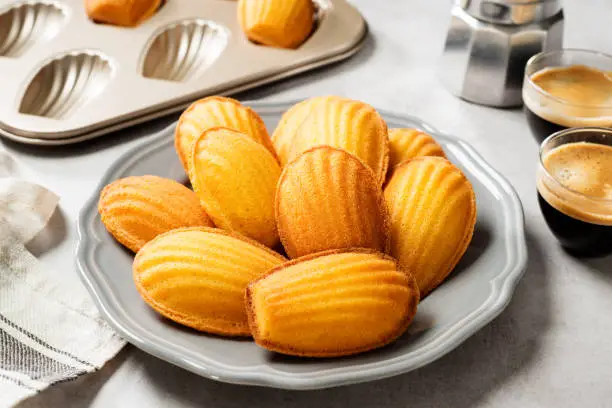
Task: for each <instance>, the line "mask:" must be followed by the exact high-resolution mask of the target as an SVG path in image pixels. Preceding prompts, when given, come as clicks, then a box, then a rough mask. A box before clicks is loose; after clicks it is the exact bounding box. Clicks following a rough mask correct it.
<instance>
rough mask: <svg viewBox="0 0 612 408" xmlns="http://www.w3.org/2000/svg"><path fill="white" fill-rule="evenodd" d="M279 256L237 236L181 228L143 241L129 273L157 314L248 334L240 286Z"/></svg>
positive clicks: (202, 327)
mask: <svg viewBox="0 0 612 408" xmlns="http://www.w3.org/2000/svg"><path fill="white" fill-rule="evenodd" d="M283 261H284V258H283V257H282V256H280V255H279V254H277V253H275V252H273V251H271V250H269V249H267V248H265V247H264V246H262V245H259V244H257V243H256V242H254V241H251V240H248V239H246V238H244V237H242V236H239V235H233V234H231V233H228V232H225V231H222V230H218V229H213V228H186V229H178V230H174V231H171V232H169V233H166V234H163V235H160V236H159V237H157V238H156V239H154V240H153V241H151V242H149V243H148V244H147V245H145V246H144V247H143V248H142V249H141V250H140V252H138V254H137V255H136V259H135V260H134V266H133V274H134V282H135V283H136V288H137V289H138V291H139V292H140V294H141V295H142V297H143V299H144V300H145V301H146V302H147V303H148V304H149V305H150V306H151V307H152V308H153V309H155V310H156V311H157V312H158V313H160V314H161V315H163V316H165V317H167V318H169V319H171V320H173V321H175V322H177V323H180V324H183V325H185V326H189V327H192V328H194V329H196V330H200V331H205V332H209V333H214V334H220V335H225V336H248V335H250V331H249V327H248V324H247V317H246V310H245V303H244V292H245V288H246V286H247V285H248V283H249V282H251V281H252V280H254V279H256V278H258V277H259V276H261V275H262V274H264V273H265V272H266V271H268V270H269V269H271V268H273V267H274V266H276V265H279V264H281V263H282V262H283Z"/></svg>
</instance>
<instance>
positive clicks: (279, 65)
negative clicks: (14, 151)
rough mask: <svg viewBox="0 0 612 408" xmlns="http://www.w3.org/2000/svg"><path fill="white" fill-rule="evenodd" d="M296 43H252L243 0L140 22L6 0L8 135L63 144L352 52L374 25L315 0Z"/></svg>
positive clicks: (332, 0)
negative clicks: (124, 23)
mask: <svg viewBox="0 0 612 408" xmlns="http://www.w3.org/2000/svg"><path fill="white" fill-rule="evenodd" d="M315 3H316V5H317V25H316V29H315V30H314V31H313V33H312V35H311V36H310V37H309V39H308V40H306V42H305V43H304V44H302V45H301V46H300V47H299V48H297V49H295V50H289V49H279V48H273V47H265V46H261V45H257V44H254V43H252V42H250V41H249V40H248V39H247V38H246V37H245V36H244V34H243V33H242V30H241V29H240V26H239V24H238V19H237V13H236V1H229V0H197V1H195V0H169V1H167V2H166V4H165V5H164V6H163V7H162V8H161V9H159V10H158V11H157V13H156V14H155V15H154V16H153V17H152V18H150V19H149V20H147V21H145V22H144V23H143V24H141V25H140V26H138V27H136V28H123V27H116V26H111V25H105V24H96V23H94V22H92V21H90V20H89V19H88V18H87V16H86V14H85V10H84V6H83V1H82V0H62V1H47V0H42V1H26V2H15V1H14V0H0V78H2V79H0V84H2V92H0V134H2V135H4V136H6V137H8V138H10V139H13V140H16V141H19V142H23V143H29V144H39V145H60V144H69V143H75V142H79V141H83V140H87V139H90V138H93V137H97V136H101V135H104V134H106V133H110V132H112V131H115V130H118V129H122V128H125V127H128V126H131V125H134V124H137V123H142V122H145V121H147V120H150V119H153V118H156V117H160V116H163V115H166V114H169V113H172V112H176V111H180V110H182V109H184V108H185V107H186V106H187V105H189V104H190V103H191V102H192V101H194V100H195V99H198V98H201V97H203V96H206V95H210V94H223V95H227V94H231V93H235V92H238V91H243V90H246V89H250V88H254V87H256V86H259V85H263V84H266V83H269V82H272V81H276V80H279V79H282V78H286V77H289V76H292V75H295V74H298V73H301V72H304V71H307V70H310V69H313V68H317V67H320V66H323V65H326V64H330V63H332V62H336V61H339V60H342V59H344V58H348V57H349V56H351V55H352V54H354V53H355V52H357V51H358V50H359V48H360V46H361V45H362V44H363V40H364V38H365V34H366V31H367V28H366V23H365V21H364V19H363V18H362V16H361V15H360V14H359V12H358V11H357V10H356V9H355V8H354V7H353V6H351V5H349V4H348V3H347V2H346V0H316V1H315Z"/></svg>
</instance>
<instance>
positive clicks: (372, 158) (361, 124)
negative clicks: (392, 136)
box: [289, 97, 389, 185]
mask: <svg viewBox="0 0 612 408" xmlns="http://www.w3.org/2000/svg"><path fill="white" fill-rule="evenodd" d="M319 145H328V146H332V147H338V148H340V149H344V150H346V151H348V152H349V153H351V154H354V155H355V156H357V157H359V158H360V159H361V160H363V162H364V163H365V164H367V165H368V166H369V167H370V168H371V169H372V170H373V171H374V174H375V175H376V178H377V180H378V182H379V185H382V183H383V181H384V180H385V177H386V174H387V165H388V164H389V139H388V137H387V125H386V123H385V121H384V120H383V119H382V117H381V116H380V115H379V114H378V112H376V110H374V108H372V107H371V106H370V105H367V104H365V103H363V102H359V101H353V100H350V99H346V98H340V97H335V98H333V99H330V100H328V101H326V102H325V103H320V104H318V105H317V106H315V107H314V109H313V110H312V112H311V113H310V115H308V117H307V118H306V120H305V121H304V122H303V123H302V126H300V128H299V130H298V134H297V136H296V137H295V138H294V140H293V146H292V148H291V152H290V154H289V160H290V161H291V160H293V159H295V158H296V157H297V156H298V155H299V154H300V153H302V152H304V151H306V150H308V149H310V148H312V147H314V146H319Z"/></svg>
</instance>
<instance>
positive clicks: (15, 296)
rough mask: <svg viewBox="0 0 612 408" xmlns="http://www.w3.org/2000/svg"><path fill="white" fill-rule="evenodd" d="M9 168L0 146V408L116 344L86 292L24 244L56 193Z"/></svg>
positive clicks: (72, 373) (77, 370)
mask: <svg viewBox="0 0 612 408" xmlns="http://www.w3.org/2000/svg"><path fill="white" fill-rule="evenodd" d="M17 170H18V166H16V165H15V163H14V162H13V161H12V159H11V157H10V156H9V155H8V154H7V153H6V152H5V151H3V150H2V148H1V147H0V407H10V406H13V405H14V404H16V403H18V402H19V401H21V400H23V399H25V398H27V397H29V396H32V395H34V394H36V393H38V392H39V391H41V390H43V389H45V388H47V387H48V386H50V385H52V384H54V383H57V382H60V381H65V380H68V379H72V378H75V377H77V376H79V375H82V374H85V373H89V372H92V371H94V370H96V369H99V368H100V367H101V366H102V365H103V364H104V363H105V362H106V361H108V360H109V359H110V358H112V357H113V356H114V355H115V354H116V353H117V352H118V351H119V350H120V349H121V347H123V345H124V341H123V340H122V339H121V338H119V337H118V336H117V335H116V334H115V333H114V332H113V330H112V329H111V328H110V327H109V326H108V325H107V324H106V323H105V322H104V321H103V320H102V319H101V318H100V317H99V315H98V312H97V310H96V309H95V307H94V306H93V305H92V302H91V300H90V299H89V298H88V297H87V295H85V294H84V293H83V294H81V293H75V292H74V291H73V290H70V289H68V288H66V287H64V286H63V285H62V283H60V282H57V281H55V280H54V279H53V278H52V277H51V275H50V274H48V273H46V271H45V268H44V265H41V263H40V262H39V261H38V260H37V259H36V258H35V257H34V256H33V255H32V254H31V253H30V252H29V251H28V250H27V249H26V247H25V244H27V243H28V241H30V240H31V239H32V238H34V237H35V236H36V235H37V234H38V233H39V232H40V231H41V230H42V229H43V228H44V227H45V225H46V224H47V222H48V221H49V218H50V217H51V215H52V214H53V212H54V211H55V209H56V207H57V203H58V201H59V198H58V197H57V196H56V195H55V194H54V193H52V192H50V191H48V190H46V189H45V188H43V187H41V186H39V185H36V184H32V183H29V182H27V181H24V180H23V179H22V178H21V177H20V176H19V172H18V171H17Z"/></svg>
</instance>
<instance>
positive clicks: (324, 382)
mask: <svg viewBox="0 0 612 408" xmlns="http://www.w3.org/2000/svg"><path fill="white" fill-rule="evenodd" d="M293 103H295V102H288V103H260V102H252V103H248V102H245V104H248V105H250V106H251V107H252V108H253V109H255V110H256V111H258V112H261V113H267V114H279V115H280V114H281V113H282V112H284V111H285V110H286V109H287V108H288V107H289V106H291V105H292V104H293ZM379 112H380V113H381V115H382V116H383V117H385V118H391V119H392V121H395V122H399V123H407V124H408V123H410V124H414V123H416V124H418V125H419V127H421V128H422V129H424V130H427V131H428V132H430V133H432V134H433V135H434V137H436V138H440V139H443V140H445V142H446V143H447V144H449V145H454V146H456V147H457V148H459V149H460V150H462V151H463V153H465V154H466V155H467V157H469V159H471V160H472V163H471V164H475V165H476V167H477V169H478V171H479V172H480V173H482V175H487V176H488V177H489V179H490V180H489V181H493V182H494V184H495V185H496V187H497V188H499V189H500V190H502V191H503V192H504V193H505V194H506V200H504V201H502V202H503V203H504V205H505V207H506V210H505V216H506V217H510V218H511V220H510V221H509V223H508V224H509V225H512V226H513V227H515V229H512V228H509V229H507V230H506V231H505V234H504V235H505V238H506V241H507V242H506V251H507V252H508V254H509V259H508V262H507V264H506V265H505V267H504V268H503V269H502V270H501V271H500V272H499V273H498V274H497V275H496V277H494V278H493V279H492V280H490V281H489V284H490V286H491V292H490V294H489V296H488V298H487V299H486V300H485V301H484V303H482V304H481V305H480V306H479V307H478V308H476V309H475V310H473V311H472V312H471V313H470V314H469V315H467V316H466V317H464V318H463V319H461V320H460V321H459V322H456V323H455V324H454V325H452V326H451V327H450V328H449V329H447V330H446V331H445V332H444V333H443V334H442V335H440V336H438V337H437V338H435V339H434V341H432V342H430V343H429V344H427V345H425V346H424V347H421V348H420V349H417V350H416V351H413V352H411V353H408V354H403V355H400V356H397V357H395V358H392V359H390V360H387V361H384V362H373V363H365V364H362V365H356V366H352V367H339V368H332V369H324V370H319V371H315V372H313V373H306V374H305V373H288V372H280V371H278V370H274V369H270V368H269V367H268V366H265V365H261V366H257V368H256V369H254V368H244V369H242V368H237V367H233V366H229V365H227V364H222V363H219V362H217V361H215V360H213V359H210V358H208V357H205V356H202V355H201V354H198V353H196V352H194V351H191V350H187V349H184V348H183V347H180V346H176V345H174V344H172V343H171V342H170V341H168V340H166V339H163V338H159V337H156V336H152V335H150V334H149V333H147V331H146V330H144V328H141V327H140V326H139V325H138V323H136V322H134V321H133V320H132V319H131V318H130V317H129V316H128V315H127V313H126V312H125V311H124V310H122V309H121V308H120V307H118V306H116V305H113V302H115V299H113V294H112V293H110V292H109V291H108V290H106V289H108V287H106V288H104V286H106V283H105V282H104V279H103V278H102V277H101V276H99V275H100V274H99V273H98V274H96V273H93V272H94V271H95V269H96V268H97V267H96V266H95V265H93V269H94V271H92V270H91V269H89V267H92V265H88V264H87V263H86V260H87V254H88V253H90V252H91V250H89V251H88V248H90V247H92V248H93V249H95V247H96V245H95V243H94V242H93V241H96V240H97V238H96V237H91V238H90V240H88V236H87V234H88V233H90V232H91V231H90V230H88V228H87V227H88V225H89V223H90V222H91V221H92V217H91V216H92V215H94V217H95V214H97V210H96V204H97V192H99V191H100V190H101V188H102V187H104V185H106V184H107V183H108V182H109V181H110V180H112V179H114V178H115V177H116V176H118V175H119V174H120V173H121V171H123V170H124V169H125V168H126V167H127V166H130V165H132V164H134V163H135V162H137V161H138V160H139V159H141V158H142V157H144V156H145V155H146V154H148V153H149V152H151V151H154V150H157V149H160V148H164V147H166V145H168V144H170V145H171V144H172V142H171V141H170V139H169V138H168V133H173V131H174V127H175V123H173V124H171V125H170V126H168V127H167V128H165V129H163V130H161V131H160V132H158V133H157V134H156V135H155V136H154V137H152V138H151V139H150V140H147V141H146V142H144V143H141V144H138V145H137V146H135V147H133V148H131V149H130V150H128V151H127V152H126V153H124V154H123V155H122V156H120V157H119V158H118V159H117V160H116V161H115V163H114V164H113V165H112V166H111V167H110V168H109V169H108V170H107V172H106V173H105V175H104V176H103V177H102V179H101V181H100V183H99V185H98V187H97V189H96V190H95V191H96V193H95V194H94V195H93V196H92V197H90V198H89V199H88V200H87V202H86V204H85V205H84V207H83V209H82V210H81V212H80V214H79V219H78V223H77V226H78V244H77V249H76V255H77V256H76V259H77V266H78V268H77V270H78V272H79V275H80V277H81V280H82V281H83V283H84V284H85V286H86V287H87V289H88V291H89V292H90V294H91V296H92V298H93V300H94V303H95V304H96V306H97V307H98V309H99V310H100V311H101V313H102V315H103V316H104V317H105V318H106V320H107V321H108V322H109V323H110V325H111V326H112V327H114V328H115V329H116V330H117V331H118V332H119V334H121V335H122V336H123V337H124V338H125V339H126V340H127V341H129V342H130V343H132V344H134V345H135V346H137V347H138V348H140V349H142V350H144V351H145V352H147V353H149V354H152V355H154V356H156V357H158V358H160V359H162V360H165V361H167V362H170V363H172V364H175V365H177V366H179V367H182V368H184V369H186V370H189V371H191V372H194V373H196V374H199V375H201V376H204V377H206V378H210V379H213V380H217V381H222V382H227V383H233V384H244V385H256V386H265V387H274V388H282V389H293V390H312V389H321V388H328V387H335V386H342V385H348V384H355V383H361V382H367V381H374V380H378V379H383V378H387V377H391V376H394V375H399V374H402V373H406V372H409V371H412V370H415V369H417V368H420V367H422V366H425V365H427V364H429V363H430V362H432V361H434V360H437V359H439V358H441V357H442V356H444V355H445V354H447V353H449V352H450V351H452V350H453V349H455V348H456V347H457V346H459V345H460V344H461V343H463V342H464V341H465V340H466V339H467V338H469V337H470V336H472V335H473V334H475V333H476V332H477V331H478V330H480V329H481V328H482V327H484V326H485V325H487V324H488V323H489V322H491V321H492V320H493V319H494V318H495V317H497V316H498V315H499V314H500V313H501V312H502V311H503V310H504V309H505V307H506V306H507V305H508V303H509V302H510V299H511V297H512V294H513V292H514V289H515V287H516V284H517V283H518V281H519V280H520V278H521V277H522V276H523V273H524V271H525V268H526V264H527V247H526V241H525V233H524V216H523V210H522V205H521V202H520V199H519V197H518V194H517V193H516V191H515V190H514V188H513V187H512V185H511V184H510V183H509V181H508V180H506V178H505V177H504V176H502V175H501V174H500V173H499V172H498V171H497V170H495V169H494V168H493V167H491V166H490V165H489V164H488V163H487V162H486V161H485V160H484V158H483V157H482V156H481V155H480V154H479V153H478V152H477V151H476V150H475V149H474V148H473V147H472V146H471V145H470V144H469V143H467V142H465V141H463V140H461V139H459V138H457V137H454V136H451V135H449V134H445V133H442V132H440V131H438V130H436V129H435V128H434V127H433V126H431V125H429V124H427V123H426V122H424V121H422V120H420V119H418V118H416V117H414V116H411V115H403V114H397V113H392V112H388V111H385V110H379ZM90 241H91V242H90ZM98 242H99V241H98ZM115 303H116V302H115ZM459 325H460V326H461V327H460V328H457V327H456V326H459Z"/></svg>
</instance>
